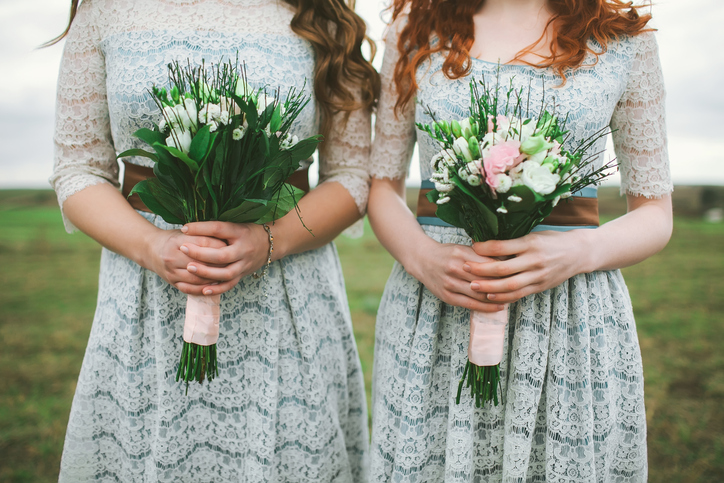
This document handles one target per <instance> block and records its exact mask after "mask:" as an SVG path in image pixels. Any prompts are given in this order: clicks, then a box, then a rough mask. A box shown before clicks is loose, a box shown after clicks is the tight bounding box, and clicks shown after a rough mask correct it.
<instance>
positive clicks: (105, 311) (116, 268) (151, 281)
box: [60, 214, 368, 483]
mask: <svg viewBox="0 0 724 483" xmlns="http://www.w3.org/2000/svg"><path fill="white" fill-rule="evenodd" d="M144 216H146V217H147V218H148V219H150V220H152V221H153V222H154V223H155V224H156V225H157V226H160V227H162V228H168V227H169V225H167V224H165V223H164V222H163V221H162V220H160V218H159V219H156V217H155V216H153V215H147V214H144ZM221 300H222V302H221V303H222V319H221V323H220V338H219V342H218V346H217V347H218V366H219V375H218V377H217V378H216V379H214V380H213V381H212V382H211V383H209V382H207V381H205V382H204V383H203V384H202V385H199V384H198V383H195V382H194V383H190V385H189V389H188V396H187V395H185V394H184V392H185V385H184V384H183V383H181V382H176V381H175V377H176V369H177V367H178V362H179V357H180V354H181V346H182V343H183V342H182V331H183V321H184V313H185V304H186V295H184V294H182V293H181V292H179V291H178V290H176V289H175V288H173V287H171V286H170V285H169V284H167V283H166V282H164V281H163V280H162V279H161V278H160V277H158V276H157V275H156V274H154V273H153V272H150V271H148V270H144V269H142V268H141V267H139V266H138V265H136V264H135V263H133V262H131V261H130V260H128V259H126V258H124V257H121V256H119V255H117V254H115V253H112V252H110V251H108V250H104V251H103V254H102V261H101V274H100V282H99V293H98V306H97V309H96V314H95V319H94V321H93V327H92V330H91V334H90V340H89V341H88V348H87V350H86V354H85V358H84V360H83V366H82V369H81V373H80V378H79V381H78V386H77V389H76V393H75V398H74V400H73V406H72V410H71V415H70V421H69V423H68V431H67V434H66V439H65V447H64V449H63V458H62V463H61V473H60V481H61V482H72V483H78V482H85V481H102V482H106V481H108V482H111V481H112V482H123V483H132V482H139V483H140V482H144V483H149V482H193V483H198V482H215V483H219V482H232V481H233V482H246V481H249V482H252V481H254V482H257V481H258V482H262V481H270V482H272V481H290V482H358V481H366V463H367V462H366V457H367V447H368V432H367V409H366V404H365V396H364V382H363V378H362V370H361V367H360V362H359V356H358V353H357V348H356V345H355V341H354V337H353V334H352V324H351V319H350V314H349V308H348V306H347V299H346V295H345V288H344V281H343V278H342V272H341V267H340V264H339V259H338V257H337V253H336V249H335V247H334V245H332V244H328V245H326V246H324V247H322V248H319V249H317V250H312V251H309V252H305V253H302V254H299V255H292V256H289V257H286V258H284V259H283V260H280V261H277V262H275V263H272V264H271V266H270V269H269V272H268V273H267V275H266V276H265V277H264V278H263V279H261V280H255V279H253V278H252V277H246V278H244V279H243V280H242V281H241V282H240V283H239V284H238V286H237V287H236V288H234V289H233V290H232V291H230V292H229V293H227V294H224V295H222V299H221Z"/></svg>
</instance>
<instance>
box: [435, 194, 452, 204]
mask: <svg viewBox="0 0 724 483" xmlns="http://www.w3.org/2000/svg"><path fill="white" fill-rule="evenodd" d="M448 201H450V197H449V196H444V197H442V198H438V199H437V204H438V205H444V204H445V203H447V202H448Z"/></svg>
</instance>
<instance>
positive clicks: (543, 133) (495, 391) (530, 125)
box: [417, 79, 612, 407]
mask: <svg viewBox="0 0 724 483" xmlns="http://www.w3.org/2000/svg"><path fill="white" fill-rule="evenodd" d="M479 86H480V87H481V88H482V92H481V89H480V88H479ZM470 93H471V99H470V101H471V102H470V104H471V105H470V113H471V114H470V117H468V118H465V119H462V120H459V121H458V120H451V121H448V120H441V121H437V120H436V119H435V116H434V114H433V113H432V112H430V110H429V109H428V114H429V115H430V117H432V119H433V123H431V124H417V126H418V128H420V129H422V130H424V131H426V132H427V133H428V134H429V135H430V136H431V137H432V138H433V139H435V140H436V141H437V142H438V143H439V144H440V145H441V147H442V150H441V151H440V152H439V153H438V154H437V155H436V156H434V157H433V158H432V160H431V164H432V168H433V175H432V177H431V181H433V182H434V183H435V189H433V190H432V191H430V192H429V193H428V195H427V198H428V199H429V200H430V201H431V202H433V203H435V204H436V205H437V209H436V212H435V214H436V215H437V217H438V218H440V219H441V220H443V221H445V222H447V223H449V224H450V225H453V226H456V227H459V228H463V229H464V230H465V231H466V232H467V234H468V235H469V236H470V238H472V240H473V241H474V242H482V241H488V240H510V239H514V238H518V237H521V236H524V235H527V234H528V233H530V232H531V231H532V230H533V228H534V227H535V226H537V225H539V224H540V223H541V222H542V221H543V220H544V219H545V218H546V217H547V216H548V215H550V214H551V212H552V211H553V208H554V207H555V206H556V205H557V204H558V202H559V201H560V200H561V199H565V198H568V197H570V196H572V194H573V193H574V192H576V191H579V190H580V189H582V188H584V187H587V186H591V185H596V184H598V182H599V181H600V180H601V179H602V178H604V177H605V176H607V173H606V171H607V170H608V169H609V168H611V167H612V166H611V164H610V163H609V164H605V165H603V166H602V167H599V168H595V167H593V162H594V161H595V160H596V158H597V157H598V155H599V154H600V153H596V154H593V155H587V156H586V157H585V158H584V155H585V153H586V151H587V150H588V149H589V148H590V147H591V146H593V145H594V144H595V143H596V141H598V140H599V139H600V138H601V137H603V136H605V135H606V134H607V130H605V129H604V130H601V131H599V132H598V133H596V134H595V135H594V136H592V137H590V138H589V139H586V140H584V141H583V142H581V144H580V145H579V146H578V148H576V149H575V150H573V151H568V150H566V149H564V148H563V144H564V143H565V142H566V141H567V138H568V132H567V131H566V130H565V123H566V119H563V120H561V119H559V117H558V116H556V115H554V114H553V113H551V112H550V111H549V110H547V109H546V106H545V105H543V106H541V108H540V111H539V112H538V113H537V115H535V116H528V108H527V107H526V112H525V114H526V116H525V117H524V115H523V104H524V102H523V95H522V94H523V90H522V89H520V90H515V89H513V88H512V87H510V88H508V89H507V92H506V94H505V97H506V102H505V103H504V104H503V103H501V102H500V99H501V97H500V95H499V80H498V83H497V84H496V86H495V88H494V89H491V88H490V87H489V86H488V85H487V84H486V83H485V81H484V79H483V80H481V81H480V82H477V81H475V80H472V81H471V82H470ZM503 105H504V106H505V107H502V106H503ZM526 105H527V106H529V105H530V92H529V95H528V103H526ZM553 112H555V109H553ZM507 319H508V308H507V306H506V309H505V310H503V311H500V312H498V313H494V314H487V313H481V312H476V311H472V312H471V315H470V344H469V347H468V362H467V363H466V366H465V369H464V372H463V377H462V379H461V381H460V384H459V386H458V391H457V397H456V402H457V403H458V404H459V403H460V397H461V394H462V389H463V386H464V385H467V387H469V388H470V391H471V396H473V398H474V399H475V405H476V406H477V407H482V406H483V405H484V404H485V403H486V402H493V404H495V405H497V404H498V403H499V400H500V398H499V392H500V376H501V374H500V365H499V364H500V362H501V360H502V357H503V352H504V351H503V344H504V340H505V327H506V324H507V322H508V320H507ZM501 396H502V395H501Z"/></svg>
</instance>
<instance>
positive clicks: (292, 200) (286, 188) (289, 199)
mask: <svg viewBox="0 0 724 483" xmlns="http://www.w3.org/2000/svg"><path fill="white" fill-rule="evenodd" d="M305 194H306V193H305V192H304V191H302V190H300V189H299V188H297V187H295V186H292V185H290V184H289V183H284V185H283V186H282V189H281V191H280V192H279V194H278V195H277V196H275V197H274V199H273V200H272V201H271V202H270V205H271V204H274V205H275V206H272V207H271V209H270V210H269V212H268V213H267V214H266V215H264V216H263V217H261V218H259V220H258V221H257V222H256V223H270V222H272V221H274V220H278V219H279V218H281V217H282V216H284V215H286V214H287V213H289V212H290V211H292V210H293V209H294V207H295V206H297V203H299V200H301V199H302V196H304V195H305Z"/></svg>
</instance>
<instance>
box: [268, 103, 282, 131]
mask: <svg viewBox="0 0 724 483" xmlns="http://www.w3.org/2000/svg"><path fill="white" fill-rule="evenodd" d="M281 126H282V113H281V108H280V107H279V106H277V108H276V109H274V112H272V116H271V120H270V121H269V129H270V130H271V132H273V133H275V132H277V131H278V130H279V128H280V127H281Z"/></svg>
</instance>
